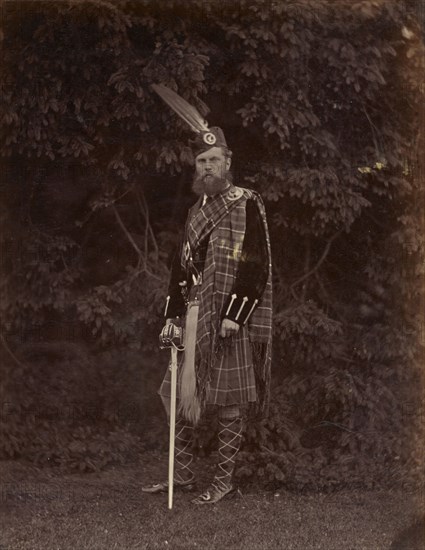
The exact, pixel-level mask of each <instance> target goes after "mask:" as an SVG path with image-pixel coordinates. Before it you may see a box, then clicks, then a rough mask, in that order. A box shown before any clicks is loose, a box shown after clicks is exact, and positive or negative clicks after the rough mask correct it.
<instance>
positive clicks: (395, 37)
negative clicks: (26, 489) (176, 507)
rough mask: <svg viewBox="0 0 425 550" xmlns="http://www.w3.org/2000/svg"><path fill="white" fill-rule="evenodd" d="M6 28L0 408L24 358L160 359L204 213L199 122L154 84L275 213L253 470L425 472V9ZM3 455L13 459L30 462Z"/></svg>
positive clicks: (316, 4)
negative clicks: (195, 147) (193, 185)
mask: <svg viewBox="0 0 425 550" xmlns="http://www.w3.org/2000/svg"><path fill="white" fill-rule="evenodd" d="M3 21H4V24H5V25H4V29H3V34H2V52H3V54H2V55H3V66H4V69H3V71H4V74H3V78H2V82H1V98H0V101H1V104H0V117H1V120H2V129H3V132H2V135H1V138H0V140H1V141H0V152H1V155H2V157H3V167H4V170H3V178H2V186H1V194H2V201H3V205H4V207H3V210H2V218H1V219H2V225H3V231H2V239H3V240H2V267H3V271H2V274H1V277H2V278H1V284H2V300H1V314H2V328H3V330H2V334H3V336H2V341H3V353H4V355H5V357H6V358H8V359H9V362H8V361H6V362H5V365H7V364H9V367H8V369H7V371H8V372H7V377H6V382H5V384H4V385H3V386H2V392H3V393H2V397H3V402H4V401H7V399H8V396H9V395H10V393H8V392H10V391H12V390H11V389H10V383H9V384H8V380H12V379H15V377H16V372H17V369H18V368H20V367H18V365H19V364H20V365H22V361H21V359H22V358H21V359H20V358H19V357H20V355H19V350H20V347H21V346H22V343H24V344H25V346H26V348H31V344H32V343H33V344H34V345H36V344H37V342H39V341H40V340H45V341H48V342H49V341H51V342H53V343H54V342H57V341H61V340H74V341H77V342H85V343H86V344H87V345H89V346H91V349H94V350H96V349H98V350H100V349H102V348H105V347H106V348H114V347H117V346H122V352H123V353H127V351H126V350H128V349H129V348H130V347H135V348H138V347H139V346H142V348H143V349H145V350H146V349H148V348H149V347H150V348H155V347H156V334H157V332H158V330H159V329H160V315H161V309H162V307H163V298H164V294H165V287H166V283H167V277H168V267H167V257H168V255H169V253H170V252H171V251H172V250H173V247H174V245H175V244H176V240H177V237H178V232H179V231H180V230H181V222H182V220H183V219H184V215H185V210H186V208H187V206H188V205H189V204H190V203H191V201H192V200H193V198H192V197H191V195H190V191H189V187H190V185H189V184H190V179H191V171H192V167H191V163H192V157H191V152H190V150H189V148H188V147H187V138H188V137H189V134H188V131H187V128H186V127H185V125H184V124H183V123H182V122H181V121H180V120H179V119H178V118H177V117H176V116H175V115H174V114H173V113H171V112H170V111H169V109H168V108H166V107H165V106H164V104H162V103H161V101H160V100H159V99H158V98H157V97H156V96H155V94H153V92H152V91H151V88H150V85H151V84H152V83H153V82H162V83H164V84H166V85H168V86H170V87H172V88H174V89H176V90H177V91H178V92H179V93H180V94H181V95H182V96H184V97H185V98H186V99H188V100H189V101H190V102H191V103H193V104H194V105H195V106H196V107H197V108H198V109H199V110H200V111H201V112H202V113H203V114H205V115H207V114H208V120H209V121H210V122H211V123H213V124H215V125H219V126H222V127H223V128H224V130H225V133H226V136H227V139H228V142H229V144H231V147H232V149H233V151H234V175H235V180H236V184H239V185H243V186H248V187H253V188H255V189H258V190H259V191H260V192H261V193H262V195H263V197H264V199H265V201H266V206H267V211H268V217H269V223H270V229H271V236H272V247H273V260H274V296H275V301H274V307H275V315H274V321H275V354H274V366H273V368H274V377H275V381H276V384H275V385H276V386H279V387H278V388H277V389H275V392H274V401H273V403H272V408H271V411H272V414H271V415H270V417H269V419H267V420H265V421H264V422H263V423H260V424H255V425H254V426H252V427H251V429H250V431H248V433H247V437H246V446H245V449H246V455H245V457H244V461H245V462H244V464H243V465H242V468H241V470H240V475H241V476H243V475H247V476H251V475H252V474H253V473H255V472H257V473H258V475H259V476H260V477H261V478H264V479H266V480H267V481H270V482H273V481H278V482H283V481H285V482H288V483H289V482H290V481H291V480H296V481H299V482H300V483H302V482H303V483H307V484H308V483H311V482H312V480H314V479H317V476H321V479H322V480H323V483H324V484H326V483H328V482H329V483H332V482H337V481H338V480H342V479H347V476H349V472H351V473H353V472H354V473H353V475H355V476H359V477H361V476H364V475H365V473H366V472H371V471H372V469H371V462H373V464H374V465H378V467H379V468H381V471H383V470H382V467H383V468H386V469H388V468H389V467H393V466H394V465H395V464H398V463H403V464H404V465H405V464H408V465H409V466H411V467H412V468H411V470H412V469H413V470H416V468H417V464H416V462H415V461H416V460H417V457H418V456H419V454H420V451H418V446H417V444H416V440H415V437H414V436H413V434H415V433H418V428H419V427H420V424H421V422H420V421H421V414H420V410H419V406H420V397H421V396H420V395H419V393H418V391H415V389H416V390H417V389H418V388H419V387H420V386H421V380H422V379H421V372H420V368H419V367H420V365H419V362H420V356H421V350H422V351H423V345H424V343H425V342H424V341H423V338H424V330H423V327H424V326H425V325H424V322H423V318H422V317H421V316H420V313H421V309H420V303H421V300H422V297H421V295H420V289H421V285H420V282H421V277H423V266H424V261H423V257H424V256H423V228H421V212H423V205H424V192H423V188H422V187H421V184H422V179H421V178H422V177H423V164H421V163H422V162H423V161H422V159H421V156H420V154H419V152H420V151H421V150H423V134H422V129H423V122H424V118H423V108H422V105H423V86H422V84H421V75H422V74H423V68H424V47H423V36H422V30H421V28H420V26H419V24H418V21H417V15H416V14H415V6H414V5H413V4H411V3H409V2H407V1H405V2H399V1H395V0H388V1H385V2H383V1H366V0H365V1H359V2H351V1H346V0H340V1H339V2H331V1H329V0H328V1H325V0H298V1H296V2H286V1H282V2H268V1H266V0H246V1H245V0H240V1H238V2H199V1H195V0H193V1H189V0H169V1H167V2H166V3H165V2H155V1H153V0H141V1H138V2H136V1H133V2H132V1H116V2H109V1H106V0H102V1H101V0H93V1H76V0H69V1H66V2H36V3H25V2H22V3H21V2H18V1H17V2H10V3H7V4H5V6H4V8H3ZM207 105H208V106H209V107H210V108H211V112H210V113H208V108H207ZM98 352H99V353H100V351H98ZM90 364H91V366H90V367H88V370H90V369H91V370H93V369H95V368H96V364H98V363H96V361H93V362H91V363H90ZM2 368H3V369H5V368H6V367H2ZM147 368H149V367H147ZM81 384H84V381H83V380H82V381H81ZM105 384H106V385H107V382H105ZM68 397H69V396H68ZM16 399H19V397H16ZM407 410H408V411H409V412H408V414H407V413H406V411H407ZM11 418H12V416H11V415H9V416H8V419H6V420H8V422H9V424H8V426H9V427H10V422H11ZM3 423H5V419H3ZM6 424H7V422H6ZM18 431H19V430H18ZM14 437H15V436H14ZM5 441H6V443H4V447H3V454H5V455H6V456H14V455H19V454H21V455H22V454H25V453H24V452H23V451H22V452H21V453H19V452H15V451H12V450H10V449H12V447H13V445H12V446H11V443H10V441H11V439H10V438H6V440H5ZM105 445H106V443H105ZM415 449H416V451H415Z"/></svg>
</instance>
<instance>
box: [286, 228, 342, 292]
mask: <svg viewBox="0 0 425 550" xmlns="http://www.w3.org/2000/svg"><path fill="white" fill-rule="evenodd" d="M340 233H341V231H337V232H336V233H335V234H334V235H332V237H331V238H330V239H329V240H328V242H327V243H326V246H325V250H324V251H323V254H322V255H321V257H320V259H319V261H318V262H317V264H316V265H315V266H314V267H313V268H312V269H310V271H308V272H307V273H304V275H303V276H302V277H300V278H299V279H297V280H296V281H295V282H294V283H292V285H291V286H290V289H291V292H292V293H293V294H294V287H295V286H296V285H298V284H300V283H302V281H304V280H305V279H307V278H308V277H310V276H311V275H313V273H315V272H316V271H317V270H318V269H319V267H320V266H321V265H322V263H323V262H324V261H325V260H326V256H327V255H328V254H329V250H330V248H331V246H332V243H333V242H334V240H335V239H336V238H337V237H338V236H339V234H340Z"/></svg>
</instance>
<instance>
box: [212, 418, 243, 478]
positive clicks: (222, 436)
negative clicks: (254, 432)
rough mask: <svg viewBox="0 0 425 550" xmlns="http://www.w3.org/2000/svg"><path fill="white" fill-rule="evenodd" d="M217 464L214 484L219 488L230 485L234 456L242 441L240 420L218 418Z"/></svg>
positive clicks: (234, 461)
mask: <svg viewBox="0 0 425 550" xmlns="http://www.w3.org/2000/svg"><path fill="white" fill-rule="evenodd" d="M218 441H219V448H218V454H219V462H218V465H217V473H216V475H215V477H214V482H215V483H217V484H218V486H219V487H221V488H229V487H231V485H232V476H233V471H234V469H235V463H236V455H237V454H238V451H239V448H240V446H241V441H242V418H241V417H240V416H238V417H235V418H219V433H218Z"/></svg>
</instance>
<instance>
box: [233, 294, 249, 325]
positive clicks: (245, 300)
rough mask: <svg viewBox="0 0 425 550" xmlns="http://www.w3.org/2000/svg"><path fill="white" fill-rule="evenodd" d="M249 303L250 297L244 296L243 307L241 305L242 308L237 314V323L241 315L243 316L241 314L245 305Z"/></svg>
mask: <svg viewBox="0 0 425 550" xmlns="http://www.w3.org/2000/svg"><path fill="white" fill-rule="evenodd" d="M247 301H248V296H244V298H243V300H242V305H241V307H240V308H239V311H238V312H237V314H236V317H235V321H237V320H238V319H239V315H240V314H241V312H242V310H243V308H244V307H245V304H246V303H247Z"/></svg>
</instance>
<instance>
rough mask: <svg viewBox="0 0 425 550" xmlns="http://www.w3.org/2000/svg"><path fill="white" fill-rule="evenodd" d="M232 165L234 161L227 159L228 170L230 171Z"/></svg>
mask: <svg viewBox="0 0 425 550" xmlns="http://www.w3.org/2000/svg"><path fill="white" fill-rule="evenodd" d="M231 164H232V159H231V158H230V157H227V158H226V168H227V170H230V165H231Z"/></svg>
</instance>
